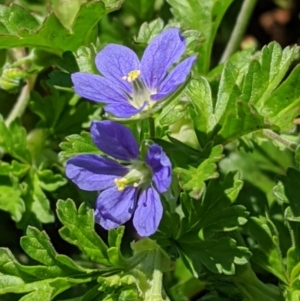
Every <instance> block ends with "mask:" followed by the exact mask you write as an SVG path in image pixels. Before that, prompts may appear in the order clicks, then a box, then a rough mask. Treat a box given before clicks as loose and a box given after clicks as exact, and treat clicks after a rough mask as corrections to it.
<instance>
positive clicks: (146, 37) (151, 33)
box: [134, 1, 164, 45]
mask: <svg viewBox="0 0 300 301" xmlns="http://www.w3.org/2000/svg"><path fill="white" fill-rule="evenodd" d="M149 2H150V1H149ZM163 28H164V21H163V20H162V19H161V18H157V19H155V20H153V21H151V22H149V23H148V22H144V23H143V24H142V26H141V28H140V30H139V33H138V35H137V37H136V38H135V39H134V40H135V42H136V43H141V44H146V45H147V44H149V43H150V42H151V40H152V39H153V38H154V37H156V36H157V35H158V34H160V33H161V32H162V30H163Z"/></svg>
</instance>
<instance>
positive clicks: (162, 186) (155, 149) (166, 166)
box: [146, 144, 172, 193]
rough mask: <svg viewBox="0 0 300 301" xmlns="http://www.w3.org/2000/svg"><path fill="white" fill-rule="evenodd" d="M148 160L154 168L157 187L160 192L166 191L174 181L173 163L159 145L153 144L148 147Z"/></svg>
mask: <svg viewBox="0 0 300 301" xmlns="http://www.w3.org/2000/svg"><path fill="white" fill-rule="evenodd" d="M146 162H147V164H148V165H149V166H150V167H151V168H152V171H153V176H152V180H153V182H154V183H155V186H156V189H157V190H158V192H160V193H163V192H166V191H167V190H168V189H169V187H170V185H171V182H172V164H171V162H170V160H169V158H168V156H167V155H166V154H165V152H164V151H163V149H162V148H161V147H160V146H159V145H157V144H152V145H151V146H150V147H149V148H148V152H147V157H146Z"/></svg>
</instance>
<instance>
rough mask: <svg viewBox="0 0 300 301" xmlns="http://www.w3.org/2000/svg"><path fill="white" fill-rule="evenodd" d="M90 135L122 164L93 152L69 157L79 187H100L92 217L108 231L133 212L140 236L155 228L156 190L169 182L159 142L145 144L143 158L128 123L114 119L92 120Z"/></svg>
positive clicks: (70, 175)
mask: <svg viewBox="0 0 300 301" xmlns="http://www.w3.org/2000/svg"><path fill="white" fill-rule="evenodd" d="M91 136H92V139H93V141H94V143H95V145H96V146H97V147H98V148H99V149H100V150H101V151H102V152H103V153H106V154H107V155H108V156H110V157H112V158H114V159H116V160H121V161H123V162H124V165H122V164H120V163H119V162H116V161H115V160H112V159H110V158H106V157H103V156H100V155H96V154H85V155H78V156H75V157H73V158H71V159H69V160H68V161H67V165H66V175H67V177H68V178H69V179H71V180H72V181H73V182H74V183H75V184H76V185H77V186H78V187H79V188H80V189H82V190H88V191H101V193H100V194H99V196H98V198H97V202H96V210H95V218H96V222H97V223H98V224H100V225H101V226H102V227H104V228H105V229H107V230H109V229H112V228H116V227H117V226H119V225H121V224H124V223H125V222H126V221H128V220H129V219H130V218H131V217H132V215H134V216H133V225H134V227H135V229H136V230H137V232H138V234H139V235H141V236H149V235H151V234H153V233H155V231H156V230H157V228H158V225H159V223H160V220H161V218H162V213H163V208H162V204H161V201H160V196H159V193H163V192H166V191H167V190H168V188H169V186H170V184H171V178H172V166H171V162H170V160H169V158H168V157H167V156H166V154H165V153H164V151H163V150H162V148H161V147H160V146H159V145H157V144H152V145H150V146H149V148H148V151H147V154H146V158H145V160H141V159H140V158H139V147H138V143H137V141H136V140H135V138H134V136H133V135H132V133H131V132H130V130H129V129H128V128H126V127H125V126H123V125H120V124H118V123H116V122H112V121H108V120H106V121H94V122H93V123H92V125H91Z"/></svg>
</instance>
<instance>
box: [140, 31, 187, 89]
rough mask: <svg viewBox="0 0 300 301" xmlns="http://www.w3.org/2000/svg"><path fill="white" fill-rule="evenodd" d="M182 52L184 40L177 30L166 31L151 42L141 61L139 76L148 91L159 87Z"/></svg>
mask: <svg viewBox="0 0 300 301" xmlns="http://www.w3.org/2000/svg"><path fill="white" fill-rule="evenodd" d="M184 50H185V39H184V38H183V37H182V36H181V35H180V31H179V29H177V28H172V29H167V30H165V31H164V32H162V33H161V34H160V35H158V36H157V37H155V38H154V39H153V40H152V41H151V43H150V44H149V46H148V47H147V48H146V50H145V52H144V55H143V58H142V60H141V75H142V78H143V81H144V82H145V84H146V86H147V87H148V88H149V89H150V90H152V91H153V90H155V89H156V88H157V87H158V86H159V84H160V83H161V82H162V81H163V79H164V77H165V76H166V72H167V70H168V69H169V68H170V67H171V65H172V64H173V63H175V62H176V61H177V60H178V59H179V58H180V57H181V55H182V54H183V52H184Z"/></svg>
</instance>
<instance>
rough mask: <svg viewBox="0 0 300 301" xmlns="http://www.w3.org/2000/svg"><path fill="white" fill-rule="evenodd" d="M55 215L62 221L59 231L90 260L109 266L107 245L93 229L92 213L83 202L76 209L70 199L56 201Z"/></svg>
mask: <svg viewBox="0 0 300 301" xmlns="http://www.w3.org/2000/svg"><path fill="white" fill-rule="evenodd" d="M57 215H58V218H59V219H60V221H61V222H62V223H63V225H64V226H63V228H61V229H60V231H59V233H60V235H61V237H62V238H63V239H65V240H66V241H67V242H69V243H70V244H73V245H76V246H77V247H78V248H79V249H80V250H81V251H82V252H83V253H84V254H85V255H86V256H88V257H89V258H90V259H91V260H92V261H94V262H97V263H100V264H103V265H107V266H109V265H110V263H109V261H108V257H107V245H106V244H105V243H104V242H103V240H102V239H101V238H100V237H99V236H98V234H96V232H95V230H94V213H93V210H92V209H88V208H87V206H86V205H85V204H84V203H83V204H81V205H80V207H79V208H78V210H77V209H76V207H75V204H74V202H73V201H71V200H70V199H68V200H66V201H62V200H59V201H58V202H57Z"/></svg>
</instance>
